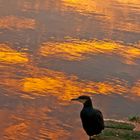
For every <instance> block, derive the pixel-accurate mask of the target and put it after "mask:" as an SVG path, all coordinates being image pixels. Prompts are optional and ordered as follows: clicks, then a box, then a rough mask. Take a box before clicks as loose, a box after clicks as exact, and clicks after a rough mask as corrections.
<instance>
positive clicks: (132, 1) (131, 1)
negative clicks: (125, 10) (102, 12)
mask: <svg viewBox="0 0 140 140" xmlns="http://www.w3.org/2000/svg"><path fill="white" fill-rule="evenodd" d="M117 1H118V2H120V3H126V4H135V5H139V4H140V1H139V0H117Z"/></svg>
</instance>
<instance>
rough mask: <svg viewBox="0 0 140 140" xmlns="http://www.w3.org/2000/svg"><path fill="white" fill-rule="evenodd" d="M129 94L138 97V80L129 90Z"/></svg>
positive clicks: (139, 88) (139, 94)
mask: <svg viewBox="0 0 140 140" xmlns="http://www.w3.org/2000/svg"><path fill="white" fill-rule="evenodd" d="M131 93H134V94H136V95H137V96H140V80H138V81H137V82H136V83H135V84H134V86H133V87H132V88H131Z"/></svg>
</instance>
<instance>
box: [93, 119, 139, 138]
mask: <svg viewBox="0 0 140 140" xmlns="http://www.w3.org/2000/svg"><path fill="white" fill-rule="evenodd" d="M134 120H135V119H134ZM105 125H106V126H107V127H106V128H105V129H104V131H103V132H102V133H101V134H100V135H98V136H96V137H95V140H140V131H133V129H134V128H135V126H134V125H133V124H132V123H128V122H117V121H112V120H108V121H105Z"/></svg>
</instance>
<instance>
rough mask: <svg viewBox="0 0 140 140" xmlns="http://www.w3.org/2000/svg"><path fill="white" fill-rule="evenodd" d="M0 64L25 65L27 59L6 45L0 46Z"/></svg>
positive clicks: (23, 54) (24, 55)
mask: <svg viewBox="0 0 140 140" xmlns="http://www.w3.org/2000/svg"><path fill="white" fill-rule="evenodd" d="M0 62H3V63H10V64H17V63H26V62H28V58H27V55H26V54H25V53H21V52H18V51H16V50H14V49H12V48H10V46H8V45H7V44H0Z"/></svg>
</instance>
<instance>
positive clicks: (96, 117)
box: [72, 95, 104, 140]
mask: <svg viewBox="0 0 140 140" xmlns="http://www.w3.org/2000/svg"><path fill="white" fill-rule="evenodd" d="M72 101H79V102H81V103H83V105H84V106H83V109H82V110H81V113H80V117H81V120H82V125H83V128H84V130H85V131H86V133H87V135H88V136H89V140H93V139H92V138H93V136H94V135H97V134H99V133H101V131H102V130H103V129H104V120H103V115H102V113H101V111H99V110H97V109H95V108H93V106H92V101H91V99H90V97H89V96H85V95H83V96H80V97H78V98H75V99H72Z"/></svg>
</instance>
